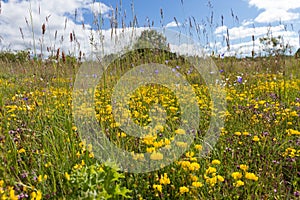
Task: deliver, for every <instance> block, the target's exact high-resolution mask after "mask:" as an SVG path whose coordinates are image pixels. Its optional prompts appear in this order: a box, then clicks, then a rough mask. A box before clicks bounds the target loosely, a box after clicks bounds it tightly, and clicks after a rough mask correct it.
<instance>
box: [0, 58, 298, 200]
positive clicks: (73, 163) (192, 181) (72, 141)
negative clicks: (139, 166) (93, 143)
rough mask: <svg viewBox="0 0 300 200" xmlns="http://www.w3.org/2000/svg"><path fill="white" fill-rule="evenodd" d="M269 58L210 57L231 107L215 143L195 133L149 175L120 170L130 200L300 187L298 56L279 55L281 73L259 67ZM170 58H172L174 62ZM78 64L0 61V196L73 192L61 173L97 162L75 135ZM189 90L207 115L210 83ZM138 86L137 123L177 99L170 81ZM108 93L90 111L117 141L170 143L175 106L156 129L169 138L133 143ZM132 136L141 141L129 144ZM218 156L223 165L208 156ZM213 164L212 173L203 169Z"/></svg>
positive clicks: (271, 195) (267, 195) (147, 146)
mask: <svg viewBox="0 0 300 200" xmlns="http://www.w3.org/2000/svg"><path fill="white" fill-rule="evenodd" d="M271 59H272V58H265V59H262V58H261V59H256V60H251V59H233V58H231V59H224V60H221V59H216V60H215V62H216V64H217V66H218V67H219V68H220V69H223V70H224V72H223V73H222V80H223V81H224V83H226V91H227V96H226V99H227V112H226V113H223V114H222V113H219V114H222V115H224V117H225V116H226V118H225V126H224V127H223V129H222V133H221V136H220V138H219V141H218V143H217V145H216V146H215V148H214V150H213V151H212V152H211V153H210V154H209V155H208V156H207V157H204V158H202V157H200V156H199V154H198V153H199V151H201V150H199V148H200V146H199V145H201V138H202V136H203V135H201V133H199V135H197V137H196V140H195V141H194V143H193V145H192V147H191V148H190V150H189V151H188V152H189V154H184V155H183V156H182V157H181V158H180V159H179V161H176V162H175V163H173V164H171V165H169V166H167V167H165V168H162V169H160V170H158V171H154V172H150V173H145V174H131V173H122V172H121V173H122V174H123V175H124V178H122V179H120V180H119V184H120V185H122V186H123V187H126V188H128V189H129V190H131V193H129V195H130V196H131V197H132V198H133V199H137V198H141V199H142V198H143V199H175V198H176V199H187V198H188V199H190V198H195V199H199V198H200V199H208V198H209V199H221V198H225V199H226V198H228V199H253V198H255V199H283V198H289V199H293V198H296V197H295V196H294V193H296V192H297V191H298V192H299V190H300V188H299V172H300V169H299V166H300V165H299V162H300V161H299V156H300V149H299V140H300V138H299V137H300V136H299V131H300V125H299V114H300V113H299V107H300V102H299V101H300V100H299V97H300V93H299V91H300V79H299V65H298V64H297V63H298V60H296V59H294V58H292V57H287V58H283V59H285V66H286V68H285V71H287V72H286V74H285V75H282V73H280V72H277V73H276V72H274V71H275V69H274V68H272V66H271V65H270V68H269V69H268V70H267V69H266V68H265V67H263V65H264V62H272V61H271ZM182 64H183V65H184V63H182ZM267 64H268V63H267ZM169 65H170V66H173V65H174V64H173V63H172V62H170V64H169ZM78 67H79V65H76V66H74V67H69V66H68V65H67V64H62V63H59V64H50V65H49V64H48V65H47V64H45V63H34V64H32V63H28V62H24V63H7V62H2V63H1V71H2V72H1V77H0V90H1V93H0V94H1V101H0V111H1V112H0V114H1V125H0V138H1V140H0V148H1V151H0V152H1V154H0V162H1V168H0V177H1V178H0V179H1V181H3V182H0V183H1V185H0V195H1V196H2V198H3V197H4V196H6V197H9V196H10V195H11V196H10V197H13V196H12V194H10V193H12V192H11V191H14V194H15V195H19V196H20V195H28V196H29V197H30V195H34V193H33V192H36V193H37V191H40V192H41V193H42V196H43V198H53V199H63V198H66V199H68V198H70V197H72V198H75V197H76V195H78V193H76V190H75V189H74V188H76V187H78V186H77V185H76V181H75V182H73V183H72V182H71V181H70V180H68V178H67V177H66V173H67V174H71V177H73V178H74V177H81V176H75V175H72V174H74V173H75V172H76V171H77V170H80V169H82V167H84V166H93V165H95V164H96V163H97V162H98V161H97V160H96V159H95V158H93V157H94V155H93V152H92V149H90V148H91V147H88V144H86V145H85V144H84V143H82V141H81V140H80V137H79V134H80V133H78V131H76V127H75V125H74V122H73V118H72V111H71V103H72V102H71V101H72V99H71V98H72V89H73V88H72V85H73V81H74V78H73V77H74V74H75V73H76V70H77V69H78ZM41 69H45V70H41ZM255 69H256V70H255ZM24 71H25V73H24ZM237 75H240V76H242V77H243V84H239V83H237V82H236V76H237ZM291 75H293V76H291ZM119 76H120V74H119ZM115 79H117V77H112V78H111V80H110V79H109V78H108V80H107V81H112V83H114V81H113V80H115ZM245 80H247V82H246V81H245ZM20 83H22V84H20ZM112 85H113V84H112ZM100 87H101V85H100ZM194 89H195V91H196V94H197V96H198V97H199V99H200V100H202V101H199V102H198V103H199V106H200V108H201V109H200V110H201V112H202V113H204V115H203V116H206V117H208V118H207V119H209V115H210V114H211V111H210V107H209V103H208V102H209V99H207V98H205V97H206V95H207V92H206V89H205V87H203V86H201V85H195V88H194ZM137 92H141V93H143V92H144V93H149V94H148V95H146V96H143V98H142V99H141V96H139V95H138V93H137V96H135V97H134V102H136V103H135V104H132V109H133V111H136V113H138V115H137V116H135V118H136V119H140V118H141V119H142V120H140V121H137V122H138V123H140V124H143V123H147V119H148V118H149V116H147V112H148V108H149V105H151V101H155V98H159V99H163V98H162V97H166V96H167V97H168V98H167V100H164V101H165V102H162V103H165V108H166V109H168V108H170V106H174V107H176V106H177V104H176V103H175V104H173V102H174V101H173V100H172V99H174V97H173V96H172V94H170V93H169V92H170V91H168V89H166V88H161V87H159V86H155V87H142V88H141V89H140V91H137ZM155 93H156V95H155ZM158 94H159V95H158ZM110 95H111V93H110V90H109V89H106V90H105V91H104V92H100V93H99V97H101V98H99V99H98V100H97V101H96V104H97V102H99V103H98V104H97V105H101V106H100V107H96V112H99V113H101V115H100V114H99V115H98V117H99V120H100V121H101V120H102V121H103V122H105V123H104V124H102V125H103V126H104V127H108V128H109V130H110V131H109V137H110V139H111V141H112V142H114V143H115V144H116V145H119V146H120V147H122V148H124V149H128V150H129V149H130V151H132V150H137V151H141V152H145V151H148V152H151V151H153V150H154V149H156V148H157V146H156V145H158V146H159V143H161V145H166V143H165V142H166V140H168V139H169V140H172V139H171V138H172V136H174V134H175V133H174V131H175V129H176V127H177V125H176V119H177V118H174V117H176V116H177V114H172V112H171V111H168V112H167V113H168V116H169V119H170V120H169V123H168V125H169V128H165V129H164V130H163V132H162V133H163V134H164V135H166V137H162V138H160V137H159V136H158V137H157V138H154V139H153V140H150V142H148V143H143V140H142V139H140V140H139V142H138V143H136V142H137V141H136V139H135V138H134V137H132V136H129V135H122V134H121V131H120V129H119V128H118V126H117V125H116V123H115V121H114V120H113V116H112V114H111V112H110V111H108V110H107V106H106V105H108V104H109V103H110V98H109V97H110ZM138 102H141V104H140V103H138ZM147 102H148V103H147ZM149 102H150V104H149ZM175 102H176V101H175ZM101 110H102V111H103V112H100V111H101ZM143 116H145V117H143ZM178 117H180V116H178ZM174 119H175V121H174ZM206 123H207V120H206V118H205V119H204V120H201V124H200V127H201V129H200V130H203V132H204V130H205V129H206V128H205V127H207V124H206ZM172 125H174V126H172ZM291 130H292V131H291ZM293 130H294V131H293ZM289 133H292V134H289ZM255 136H257V137H255ZM255 139H257V140H255ZM132 143H136V144H140V145H139V146H138V145H135V146H132V145H131V144H132ZM193 154H194V155H193ZM192 155H193V156H192ZM214 159H216V160H219V161H220V164H218V162H214V163H217V164H212V161H213V160H214ZM182 161H184V162H182ZM192 163H193V164H192ZM242 164H244V165H247V166H248V170H247V172H249V173H254V175H253V177H254V179H255V177H258V180H251V179H247V178H246V177H245V175H246V173H247V172H246V171H243V170H242V169H239V166H240V165H242ZM193 166H194V167H193ZM210 167H213V168H210ZM209 168H210V170H212V171H214V170H215V172H209V171H207V170H208V169H209ZM233 172H240V173H241V174H242V177H241V179H240V180H241V181H242V182H243V183H244V185H242V186H240V187H236V181H237V180H234V178H233V177H232V176H231V174H232V173H233ZM165 173H166V175H165V177H164V174H165ZM86 176H87V177H89V175H86ZM248 176H249V174H248ZM75 180H76V178H75ZM164 180H166V181H164ZM168 180H169V181H170V182H168ZM242 182H240V183H242ZM72 184H73V185H72ZM77 184H78V183H77ZM98 184H99V183H98ZM100 185H101V184H100ZM157 185H160V186H161V190H160V186H158V187H157ZM199 186H201V187H199ZM181 187H182V188H181ZM184 187H186V188H184ZM154 188H156V189H154ZM180 188H181V189H180ZM75 194H76V195H75ZM99 194H100V193H99ZM72 195H73V196H72Z"/></svg>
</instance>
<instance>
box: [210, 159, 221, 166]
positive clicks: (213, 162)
mask: <svg viewBox="0 0 300 200" xmlns="http://www.w3.org/2000/svg"><path fill="white" fill-rule="evenodd" d="M211 164H213V165H219V164H221V161H219V160H213V161H211Z"/></svg>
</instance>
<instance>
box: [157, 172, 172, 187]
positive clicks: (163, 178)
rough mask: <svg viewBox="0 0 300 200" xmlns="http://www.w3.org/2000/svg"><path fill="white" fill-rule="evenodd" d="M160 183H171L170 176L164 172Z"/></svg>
mask: <svg viewBox="0 0 300 200" xmlns="http://www.w3.org/2000/svg"><path fill="white" fill-rule="evenodd" d="M159 183H160V184H161V185H168V184H170V183H171V181H170V179H169V178H168V174H167V173H164V175H163V176H162V175H161V178H160V180H159Z"/></svg>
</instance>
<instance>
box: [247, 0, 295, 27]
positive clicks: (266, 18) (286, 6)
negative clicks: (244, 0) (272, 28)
mask: <svg viewBox="0 0 300 200" xmlns="http://www.w3.org/2000/svg"><path fill="white" fill-rule="evenodd" d="M248 1H249V5H250V6H255V7H257V8H258V9H259V10H263V11H262V12H261V13H260V14H259V15H258V16H257V17H256V18H255V21H256V22H258V23H271V22H275V21H291V20H296V19H299V18H300V15H299V13H296V12H293V10H295V9H297V8H300V1H299V0H284V1H282V0H264V1H261V0H248Z"/></svg>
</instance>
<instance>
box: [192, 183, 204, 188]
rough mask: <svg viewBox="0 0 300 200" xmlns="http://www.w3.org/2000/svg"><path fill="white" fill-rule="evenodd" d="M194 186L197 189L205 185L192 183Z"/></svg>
mask: <svg viewBox="0 0 300 200" xmlns="http://www.w3.org/2000/svg"><path fill="white" fill-rule="evenodd" d="M192 186H193V187H196V188H200V187H202V186H203V184H202V183H201V182H192Z"/></svg>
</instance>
